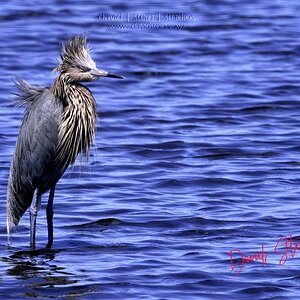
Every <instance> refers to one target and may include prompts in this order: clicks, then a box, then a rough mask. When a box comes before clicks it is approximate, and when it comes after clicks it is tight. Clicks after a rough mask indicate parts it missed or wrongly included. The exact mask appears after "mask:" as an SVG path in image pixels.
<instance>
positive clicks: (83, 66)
mask: <svg viewBox="0 0 300 300" xmlns="http://www.w3.org/2000/svg"><path fill="white" fill-rule="evenodd" d="M60 57H61V62H60V64H59V65H58V66H57V67H56V68H55V70H56V71H58V72H60V73H61V74H66V75H67V77H68V80H69V81H70V82H85V81H94V80H98V79H99V78H100V77H112V78H121V79H124V77H123V76H121V75H117V74H112V73H109V72H106V71H103V70H99V69H97V67H96V63H95V62H94V61H93V59H92V58H91V56H90V49H89V48H88V47H87V45H86V36H85V35H77V36H75V37H71V38H70V39H69V40H68V42H67V44H66V45H63V46H62V50H61V53H60Z"/></svg>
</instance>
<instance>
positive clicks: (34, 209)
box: [30, 190, 42, 249]
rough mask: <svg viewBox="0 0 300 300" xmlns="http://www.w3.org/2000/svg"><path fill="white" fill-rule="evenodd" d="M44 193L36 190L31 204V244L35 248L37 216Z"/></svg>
mask: <svg viewBox="0 0 300 300" xmlns="http://www.w3.org/2000/svg"><path fill="white" fill-rule="evenodd" d="M41 199H42V195H41V194H40V193H39V192H38V191H37V190H36V191H35V195H34V197H33V200H32V203H31V206H30V245H31V248H32V249H34V248H35V231H36V217H37V214H38V211H39V209H40V207H41Z"/></svg>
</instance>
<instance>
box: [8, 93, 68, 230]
mask: <svg viewBox="0 0 300 300" xmlns="http://www.w3.org/2000/svg"><path fill="white" fill-rule="evenodd" d="M62 111H63V106H62V104H61V102H60V101H56V100H55V99H54V96H53V94H52V93H51V91H50V90H49V89H47V88H45V89H44V90H43V91H41V92H39V93H36V94H35V95H34V99H31V101H30V103H28V108H27V110H26V112H25V115H24V119H23V122H22V125H21V127H20V132H19V136H18V139H17V143H16V147H15V152H14V157H13V161H12V165H11V170H10V179H9V186H8V197H7V217H8V221H9V222H12V223H15V224H17V223H18V222H19V219H20V218H21V217H22V215H23V214H24V212H25V211H26V210H27V209H28V207H29V206H30V204H31V201H32V197H33V193H34V190H35V189H40V188H41V187H45V181H47V180H48V179H47V178H46V177H47V176H49V172H50V173H51V167H52V166H53V162H54V160H55V153H56V146H57V138H58V126H59V121H60V118H61V115H62ZM47 188H50V187H47Z"/></svg>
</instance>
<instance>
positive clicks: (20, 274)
mask: <svg viewBox="0 0 300 300" xmlns="http://www.w3.org/2000/svg"><path fill="white" fill-rule="evenodd" d="M59 251H60V250H52V249H36V250H22V251H16V252H14V253H12V254H11V255H10V256H9V257H4V258H2V261H4V262H6V263H7V264H8V266H9V267H8V268H7V275H9V276H13V277H15V278H16V279H21V280H27V279H30V278H40V279H41V280H40V281H37V282H35V283H30V285H31V287H33V285H34V286H52V285H66V284H71V283H76V282H77V280H74V279H69V276H70V275H72V274H71V273H69V272H66V271H64V269H65V268H64V267H62V266H57V265H56V264H54V263H53V260H54V259H55V255H56V253H57V252H59Z"/></svg>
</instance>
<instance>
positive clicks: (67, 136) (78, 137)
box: [52, 74, 96, 165]
mask: <svg viewBox="0 0 300 300" xmlns="http://www.w3.org/2000/svg"><path fill="white" fill-rule="evenodd" d="M52 92H53V94H54V96H55V97H54V98H55V101H62V103H63V105H64V110H63V114H62V117H61V123H60V126H59V141H58V157H60V158H61V159H62V161H64V162H65V165H68V164H70V163H71V164H72V163H74V161H75V158H76V156H77V155H78V154H79V153H81V154H85V155H86V156H87V157H88V156H89V149H90V145H91V143H92V141H93V139H94V134H95V127H96V103H95V100H94V97H93V95H92V93H91V92H90V90H89V89H88V88H87V87H85V86H83V85H82V84H80V83H73V82H69V81H68V78H65V77H64V76H63V74H62V75H60V76H59V77H58V78H57V79H56V80H55V81H54V84H53V86H52ZM70 141H72V142H70Z"/></svg>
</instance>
